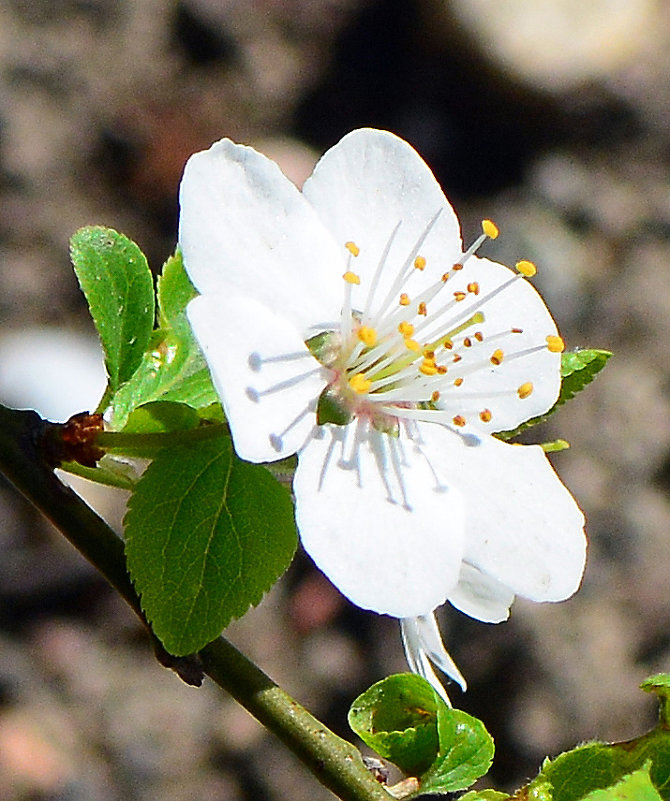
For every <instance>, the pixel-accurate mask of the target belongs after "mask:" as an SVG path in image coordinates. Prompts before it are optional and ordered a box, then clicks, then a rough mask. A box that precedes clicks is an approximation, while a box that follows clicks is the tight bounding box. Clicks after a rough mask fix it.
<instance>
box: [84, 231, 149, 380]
mask: <svg viewBox="0 0 670 801" xmlns="http://www.w3.org/2000/svg"><path fill="white" fill-rule="evenodd" d="M70 254H71V257H72V264H73V265H74V270H75V273H76V274H77V279H78V280H79V285H80V286H81V289H82V292H83V293H84V295H85V296H86V300H87V301H88V305H89V308H90V310H91V316H92V317H93V321H94V323H95V327H96V328H97V330H98V334H99V336H100V341H101V343H102V347H103V350H104V353H105V365H106V367H107V374H108V376H109V387H108V393H113V392H115V391H116V390H117V389H118V388H119V387H120V386H121V385H122V384H123V383H124V382H125V381H127V380H128V379H129V378H130V377H131V376H132V375H133V373H134V372H135V370H136V369H137V367H138V365H139V363H140V361H141V359H142V355H143V354H144V352H145V350H146V349H147V346H148V344H149V338H150V336H151V331H152V330H153V326H154V287H153V279H152V277H151V272H150V270H149V267H148V265H147V260H146V258H145V256H144V254H143V253H142V251H141V250H140V249H139V248H138V247H137V245H136V244H135V243H134V242H132V241H131V240H130V239H128V238H127V237H125V236H123V234H119V233H117V232H116V231H113V230H112V229H111V228H103V227H101V226H90V227H87V228H80V229H79V230H78V231H77V232H76V233H75V234H74V236H73V237H72V239H71V240H70Z"/></svg>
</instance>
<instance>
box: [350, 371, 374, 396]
mask: <svg viewBox="0 0 670 801" xmlns="http://www.w3.org/2000/svg"><path fill="white" fill-rule="evenodd" d="M371 385H372V381H370V379H368V378H366V377H365V376H364V375H363V373H356V374H355V375H352V376H351V378H350V379H349V386H350V387H351V388H352V389H353V391H354V392H358V394H359V395H364V394H365V393H366V392H367V391H368V390H369V389H370V387H371Z"/></svg>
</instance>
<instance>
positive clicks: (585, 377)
mask: <svg viewBox="0 0 670 801" xmlns="http://www.w3.org/2000/svg"><path fill="white" fill-rule="evenodd" d="M611 355H612V354H611V353H610V352H609V351H608V350H596V349H582V350H574V351H570V352H569V353H563V354H562V355H561V391H560V393H559V396H558V400H557V401H556V403H555V404H554V405H553V406H552V407H551V409H549V411H548V412H546V413H545V414H542V415H540V416H539V417H533V418H531V419H530V420H526V421H525V422H523V423H521V425H520V426H518V427H517V428H515V429H514V430H512V431H497V432H496V434H495V436H496V437H497V438H498V439H502V440H508V439H512V438H513V437H516V436H517V435H518V434H520V433H521V432H522V431H525V430H526V429H527V428H532V427H533V426H536V425H538V424H539V423H544V422H545V421H546V420H547V419H548V418H549V417H551V415H552V414H553V413H554V412H555V411H556V410H557V409H558V408H559V407H561V406H562V405H563V404H564V403H566V402H567V401H569V400H572V398H574V397H575V395H576V394H577V393H578V392H581V391H582V390H583V389H584V387H585V386H587V384H590V383H591V381H593V379H594V378H595V377H596V375H598V373H599V372H600V371H601V370H602V369H603V367H604V366H605V365H606V364H607V360H608V359H609V358H610V356H611Z"/></svg>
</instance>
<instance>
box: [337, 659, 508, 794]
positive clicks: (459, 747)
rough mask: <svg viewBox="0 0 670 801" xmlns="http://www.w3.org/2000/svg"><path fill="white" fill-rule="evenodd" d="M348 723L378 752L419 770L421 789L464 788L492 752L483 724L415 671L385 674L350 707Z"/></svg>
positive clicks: (488, 761)
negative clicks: (449, 702)
mask: <svg viewBox="0 0 670 801" xmlns="http://www.w3.org/2000/svg"><path fill="white" fill-rule="evenodd" d="M349 725H350V726H351V728H352V729H353V731H354V732H356V734H358V736H359V737H360V738H361V740H363V742H364V743H365V744H366V745H368V746H370V748H373V749H374V750H375V751H376V752H377V753H378V754H379V755H380V756H382V757H384V758H385V759H389V760H390V761H391V762H394V763H395V764H396V765H398V767H399V768H401V769H402V770H403V771H404V772H405V773H407V774H409V775H412V776H418V777H419V791H418V792H419V793H428V792H430V793H439V794H442V793H449V792H453V791H455V790H463V789H465V788H467V787H469V786H470V785H471V784H472V783H473V782H475V781H476V780H477V779H478V778H479V777H480V776H482V775H483V774H484V773H486V771H487V770H488V769H489V766H490V764H491V760H492V758H493V740H492V739H491V737H490V735H489V734H488V732H487V731H486V729H485V728H484V724H483V723H482V722H481V721H479V720H477V719H476V718H473V717H472V716H470V715H468V714H467V713H466V712H462V711H460V710H458V709H451V708H450V707H448V706H447V705H446V704H445V702H444V701H443V700H442V699H441V698H440V697H439V696H438V695H437V693H436V692H435V691H434V690H433V688H432V687H431V685H430V684H429V683H428V682H427V681H426V680H425V679H423V678H421V677H420V676H416V675H414V674H413V673H401V674H397V675H395V676H389V677H388V678H386V679H383V680H382V681H380V682H378V683H377V684H374V685H373V686H372V687H370V688H369V689H368V690H366V691H365V692H364V693H363V694H362V695H360V696H359V697H358V698H357V699H356V700H355V701H354V703H353V704H352V707H351V709H350V710H349Z"/></svg>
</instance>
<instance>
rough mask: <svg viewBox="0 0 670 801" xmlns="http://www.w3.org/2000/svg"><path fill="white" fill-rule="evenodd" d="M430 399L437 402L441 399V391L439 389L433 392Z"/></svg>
mask: <svg viewBox="0 0 670 801" xmlns="http://www.w3.org/2000/svg"><path fill="white" fill-rule="evenodd" d="M430 399H431V400H432V401H433V403H437V402H438V401H439V399H440V393H439V392H438V390H435V392H433V394H432V395H431V396H430Z"/></svg>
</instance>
